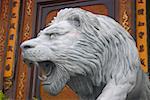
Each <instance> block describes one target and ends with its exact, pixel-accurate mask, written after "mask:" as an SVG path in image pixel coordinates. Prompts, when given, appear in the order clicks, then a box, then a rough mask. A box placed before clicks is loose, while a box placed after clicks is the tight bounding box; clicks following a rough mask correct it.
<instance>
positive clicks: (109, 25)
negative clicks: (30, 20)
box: [21, 8, 139, 95]
mask: <svg viewBox="0 0 150 100" xmlns="http://www.w3.org/2000/svg"><path fill="white" fill-rule="evenodd" d="M21 48H22V55H23V57H24V59H26V60H28V61H31V62H33V63H34V64H35V65H36V66H38V68H40V70H41V71H42V70H43V72H41V74H40V75H39V76H40V79H41V80H42V84H43V86H44V88H45V89H46V90H47V91H48V92H49V93H50V94H52V95H56V94H58V93H59V92H60V91H61V90H62V89H63V88H64V86H65V85H66V84H68V85H69V86H70V87H71V88H72V89H73V90H74V91H76V92H79V93H81V92H80V91H84V90H86V89H87V91H89V92H88V93H92V92H93V89H94V86H100V85H101V83H107V82H108V81H109V80H110V79H112V78H114V79H116V82H117V80H118V79H121V78H122V76H123V75H126V74H127V73H128V71H129V70H134V69H137V68H138V67H136V66H135V65H139V61H138V54H137V50H136V47H135V43H134V40H133V39H132V37H131V36H130V35H129V33H128V32H127V31H126V30H125V29H123V28H122V27H121V26H120V25H119V24H118V23H117V22H116V21H114V20H113V19H111V18H109V17H106V16H103V15H95V14H92V13H91V12H88V11H85V10H82V9H79V8H69V9H63V10H61V11H60V12H58V14H57V16H56V17H55V18H54V20H53V21H52V22H51V23H50V24H49V26H48V27H46V28H45V29H43V30H41V31H40V32H39V33H38V35H37V37H36V38H33V39H31V40H28V41H25V42H23V43H22V44H21ZM131 58H132V59H131ZM80 82H81V83H80ZM82 82H83V83H82ZM78 83H79V84H80V85H79V86H83V88H82V89H83V90H82V89H81V88H80V89H76V88H74V86H73V85H76V84H78ZM83 94H84V93H83Z"/></svg>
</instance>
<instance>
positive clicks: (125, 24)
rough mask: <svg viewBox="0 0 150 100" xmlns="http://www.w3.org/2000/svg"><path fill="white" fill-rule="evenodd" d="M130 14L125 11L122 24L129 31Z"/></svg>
mask: <svg viewBox="0 0 150 100" xmlns="http://www.w3.org/2000/svg"><path fill="white" fill-rule="evenodd" d="M128 20H129V16H128V14H127V11H124V12H123V17H122V26H123V27H124V28H125V29H126V30H127V31H129V29H130V27H129V22H128Z"/></svg>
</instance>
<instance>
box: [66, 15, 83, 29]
mask: <svg viewBox="0 0 150 100" xmlns="http://www.w3.org/2000/svg"><path fill="white" fill-rule="evenodd" d="M69 21H70V23H71V24H73V25H74V26H76V27H80V26H81V21H80V17H79V16H74V17H72V18H71V19H69Z"/></svg>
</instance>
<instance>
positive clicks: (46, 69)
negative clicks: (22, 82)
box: [24, 59, 56, 81]
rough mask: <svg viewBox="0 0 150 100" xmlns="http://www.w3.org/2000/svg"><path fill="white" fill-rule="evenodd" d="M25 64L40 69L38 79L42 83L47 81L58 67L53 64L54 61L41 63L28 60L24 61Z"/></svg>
mask: <svg viewBox="0 0 150 100" xmlns="http://www.w3.org/2000/svg"><path fill="white" fill-rule="evenodd" d="M24 62H25V63H26V64H27V65H28V66H32V65H34V66H36V67H37V68H38V71H39V73H38V78H39V79H40V80H41V81H45V80H46V79H47V78H48V76H50V75H51V73H52V72H53V70H54V68H55V67H56V65H55V64H54V63H53V62H52V61H39V62H33V61H30V60H28V59H24Z"/></svg>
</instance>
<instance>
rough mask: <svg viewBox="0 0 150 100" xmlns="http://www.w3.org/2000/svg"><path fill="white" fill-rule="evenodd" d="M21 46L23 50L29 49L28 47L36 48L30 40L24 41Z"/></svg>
mask: <svg viewBox="0 0 150 100" xmlns="http://www.w3.org/2000/svg"><path fill="white" fill-rule="evenodd" d="M20 47H21V49H22V50H27V49H31V48H34V47H35V45H34V44H31V43H29V42H23V43H22V44H21V46H20Z"/></svg>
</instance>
